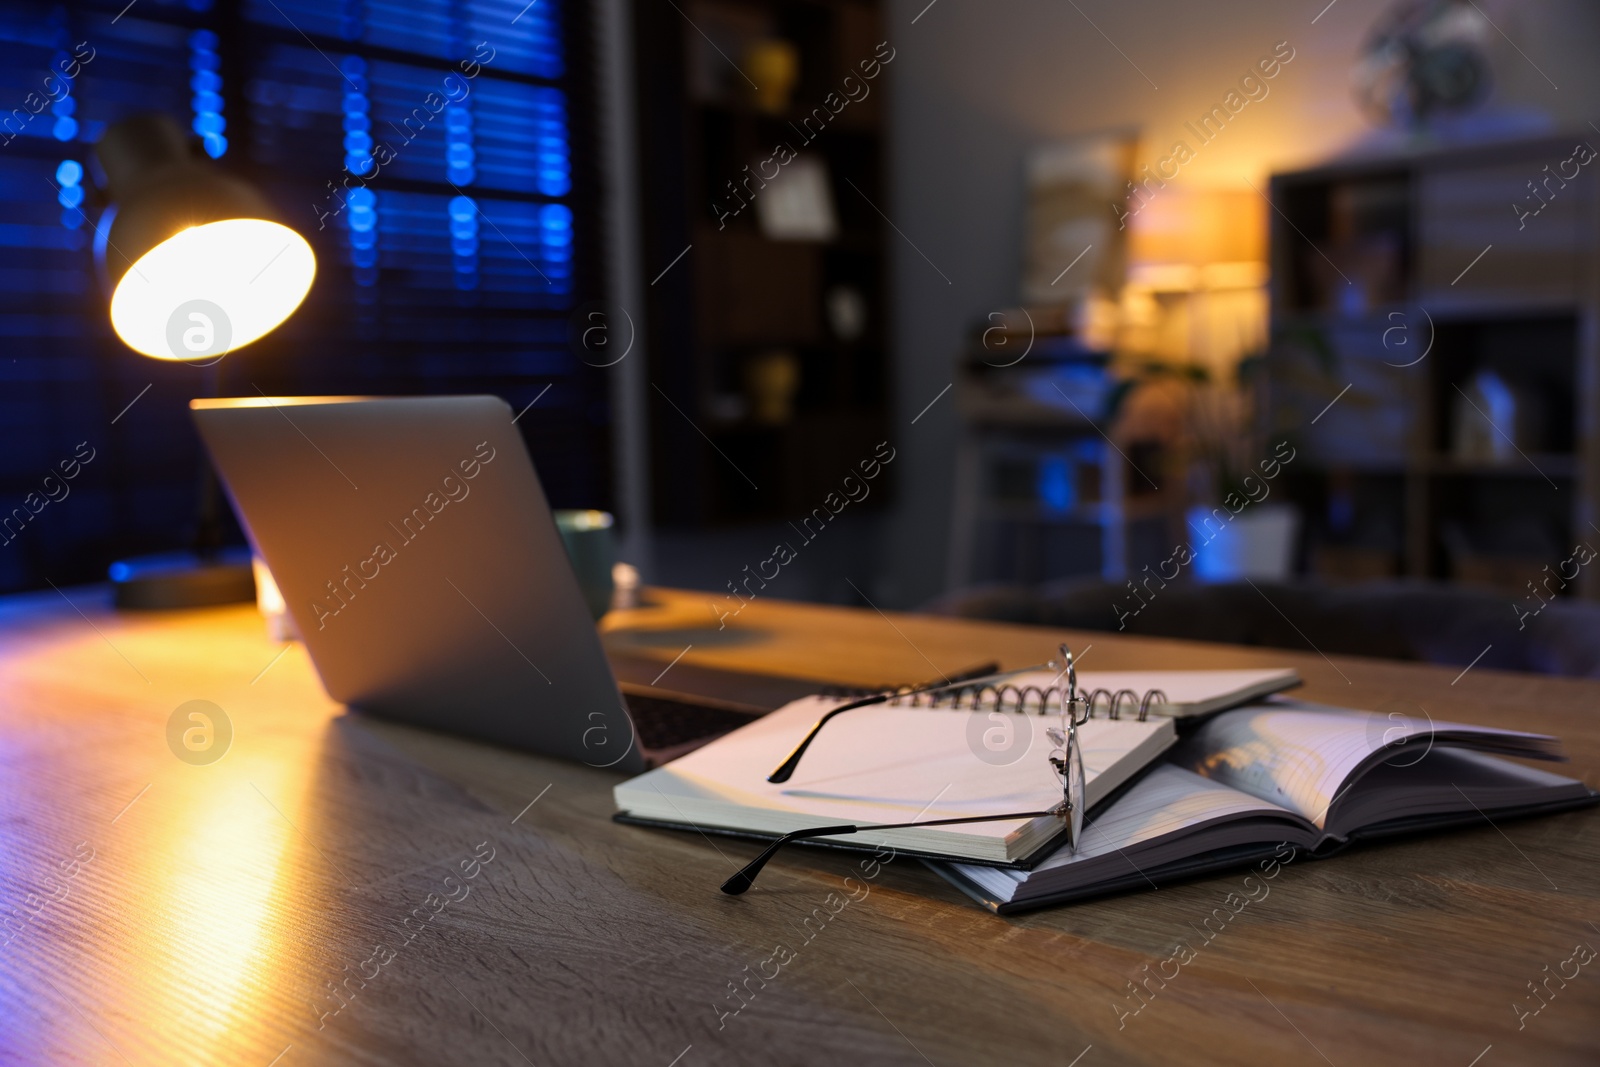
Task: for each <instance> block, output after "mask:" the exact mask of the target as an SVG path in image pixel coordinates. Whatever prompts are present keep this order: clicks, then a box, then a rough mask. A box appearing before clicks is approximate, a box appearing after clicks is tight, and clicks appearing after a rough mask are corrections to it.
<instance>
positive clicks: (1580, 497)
mask: <svg viewBox="0 0 1600 1067" xmlns="http://www.w3.org/2000/svg"><path fill="white" fill-rule="evenodd" d="M1579 144H1585V145H1594V144H1600V138H1595V137H1593V136H1589V137H1585V136H1584V135H1582V134H1573V135H1570V136H1560V137H1549V138H1539V139H1536V140H1528V141H1519V142H1514V143H1505V144H1496V145H1480V146H1473V147H1470V148H1454V149H1429V150H1419V151H1417V152H1415V153H1413V154H1410V155H1407V156H1404V157H1401V158H1394V157H1389V158H1383V159H1368V160H1355V161H1341V162H1337V163H1334V164H1330V165H1328V166H1323V167H1318V168H1315V169H1312V170H1306V171H1301V172H1297V173H1291V174H1280V175H1277V176H1275V177H1274V178H1273V179H1272V195H1271V199H1272V203H1273V206H1274V208H1275V209H1276V210H1275V211H1274V213H1273V219H1272V235H1271V259H1272V292H1271V297H1272V317H1273V325H1274V331H1273V335H1274V337H1276V338H1278V341H1277V342H1276V344H1275V347H1274V352H1273V358H1272V360H1271V361H1270V367H1271V371H1270V377H1271V389H1272V404H1271V405H1270V409H1271V412H1272V417H1273V418H1274V419H1275V421H1276V422H1277V423H1278V425H1277V426H1275V427H1274V429H1275V430H1276V431H1277V432H1287V433H1290V434H1292V435H1294V437H1295V439H1296V440H1297V441H1302V442H1303V443H1304V446H1305V451H1306V457H1305V459H1304V460H1302V461H1300V462H1298V463H1297V464H1296V465H1295V467H1294V468H1292V469H1293V471H1294V475H1295V482H1294V485H1293V491H1294V493H1295V496H1296V498H1297V499H1298V501H1299V503H1300V504H1301V506H1302V508H1303V509H1304V510H1305V511H1306V512H1307V519H1308V523H1307V525H1308V537H1309V543H1308V550H1309V551H1308V558H1309V561H1310V569H1311V570H1312V572H1313V573H1314V574H1318V575H1319V576H1321V577H1326V578H1332V579H1338V578H1356V577H1378V576H1398V575H1404V576H1407V577H1415V578H1438V579H1453V580H1458V581H1467V582H1475V583H1478V584H1486V585H1492V586H1495V587H1497V588H1501V589H1502V590H1503V591H1505V592H1507V593H1508V594H1510V595H1512V596H1513V597H1520V596H1521V595H1523V593H1525V592H1526V591H1527V590H1526V583H1527V582H1528V581H1532V580H1535V579H1539V578H1542V577H1543V576H1544V572H1543V570H1542V568H1543V567H1544V566H1545V565H1547V564H1548V565H1549V566H1550V567H1551V568H1552V569H1554V568H1555V567H1556V565H1557V564H1558V563H1560V562H1561V561H1563V560H1564V559H1566V558H1567V557H1568V556H1569V555H1570V554H1571V551H1572V548H1573V546H1574V545H1575V544H1576V543H1577V542H1579V541H1585V540H1586V541H1588V542H1589V543H1590V544H1591V545H1594V546H1597V547H1600V529H1596V527H1595V524H1596V523H1597V522H1600V518H1597V511H1596V501H1597V498H1600V174H1597V173H1591V171H1596V170H1600V160H1595V161H1592V162H1589V163H1587V164H1580V163H1578V162H1576V159H1577V158H1578V156H1577V154H1576V153H1575V146H1577V145H1579ZM1588 151H1589V152H1592V151H1593V149H1588ZM1573 171H1576V172H1577V173H1576V175H1575V176H1573ZM1563 175H1566V177H1563ZM1536 186H1537V189H1536V188H1535V187H1536ZM1536 197H1537V199H1536ZM1513 205H1522V208H1521V210H1520V211H1519V210H1518V209H1517V208H1515V207H1514V206H1513ZM1539 205H1542V206H1540V207H1539V210H1538V211H1537V213H1534V208H1535V207H1536V206H1539ZM1522 211H1526V212H1528V214H1527V215H1525V216H1524V215H1522V214H1521V212H1522ZM1310 335H1315V336H1316V337H1318V338H1320V339H1321V341H1322V342H1323V343H1324V344H1325V346H1326V349H1325V350H1326V352H1327V353H1329V354H1330V355H1331V357H1332V359H1331V364H1330V365H1328V366H1326V367H1321V368H1318V367H1315V362H1316V361H1315V360H1313V359H1312V358H1311V357H1310V355H1309V353H1310V352H1311V351H1312V350H1313V348H1314V345H1311V344H1308V343H1307V338H1308V336H1310ZM1491 397H1492V400H1491V399H1490V398H1491ZM1564 592H1565V593H1566V594H1567V595H1579V596H1583V597H1585V598H1588V599H1600V568H1595V567H1588V568H1585V569H1584V570H1582V571H1581V572H1580V574H1579V576H1578V577H1577V578H1576V579H1575V580H1573V581H1572V582H1571V583H1569V587H1568V588H1566V589H1565V590H1564Z"/></svg>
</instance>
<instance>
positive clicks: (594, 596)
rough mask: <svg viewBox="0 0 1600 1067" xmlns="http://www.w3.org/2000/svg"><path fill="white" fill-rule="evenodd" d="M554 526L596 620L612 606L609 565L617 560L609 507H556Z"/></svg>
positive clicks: (590, 611) (610, 566)
mask: <svg viewBox="0 0 1600 1067" xmlns="http://www.w3.org/2000/svg"><path fill="white" fill-rule="evenodd" d="M555 516H556V529H557V530H559V531H561V542H562V544H564V545H566V547H567V558H568V559H569V560H571V561H572V571H573V573H574V574H576V575H577V576H578V587H579V588H580V589H582V590H583V599H584V602H585V603H586V604H588V605H589V614H590V615H593V616H594V618H595V620H596V621H599V619H600V617H601V616H602V615H604V614H605V613H606V611H607V609H609V608H610V607H611V592H612V579H611V568H612V565H613V564H615V563H616V562H617V546H616V541H615V540H614V539H613V537H612V534H611V525H612V523H613V521H614V520H613V519H612V517H611V513H610V512H609V511H557V512H556V513H555Z"/></svg>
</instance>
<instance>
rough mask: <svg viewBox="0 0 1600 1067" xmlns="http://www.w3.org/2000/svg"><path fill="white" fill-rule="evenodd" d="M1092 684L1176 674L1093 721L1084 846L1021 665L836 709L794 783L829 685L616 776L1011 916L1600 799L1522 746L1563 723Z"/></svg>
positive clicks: (1224, 690) (1086, 746)
mask: <svg viewBox="0 0 1600 1067" xmlns="http://www.w3.org/2000/svg"><path fill="white" fill-rule="evenodd" d="M1078 677H1079V688H1080V690H1081V691H1084V692H1088V691H1091V690H1094V689H1099V688H1104V689H1106V690H1110V691H1113V692H1115V691H1119V690H1125V689H1131V690H1148V691H1158V692H1159V694H1162V695H1163V696H1164V699H1160V700H1159V701H1158V702H1156V703H1154V704H1153V705H1151V706H1150V707H1149V708H1148V712H1149V713H1148V714H1146V715H1136V714H1133V713H1132V708H1133V707H1134V706H1135V705H1134V704H1133V703H1131V702H1129V703H1127V704H1125V705H1123V706H1121V707H1119V710H1118V714H1117V717H1115V718H1113V717H1111V716H1110V715H1109V714H1108V712H1109V710H1110V707H1109V702H1108V701H1101V702H1098V703H1097V705H1096V708H1095V714H1094V715H1093V717H1091V718H1090V719H1089V720H1088V721H1087V722H1085V723H1084V724H1083V725H1082V726H1080V727H1078V740H1079V743H1080V745H1081V752H1082V756H1083V763H1084V775H1085V802H1086V809H1087V811H1088V819H1087V820H1086V823H1085V826H1084V830H1083V834H1082V836H1081V838H1080V839H1079V841H1078V842H1077V845H1076V847H1067V846H1066V845H1065V841H1064V838H1065V829H1064V823H1063V821H1062V820H1061V819H1059V818H1056V817H1052V816H1036V817H1032V818H1012V819H999V820H994V821H985V822H972V823H964V824H959V825H956V826H926V827H915V826H914V827H911V828H907V829H894V830H883V831H876V832H874V831H873V830H871V829H870V827H871V826H872V825H874V824H890V823H897V824H898V823H919V822H933V821H937V820H941V819H957V818H970V817H972V816H982V815H985V814H988V813H996V814H998V813H1003V812H1019V811H1034V810H1046V809H1049V808H1050V807H1052V806H1053V805H1054V804H1055V803H1057V802H1059V801H1060V799H1061V797H1062V785H1061V781H1060V779H1059V778H1058V776H1057V774H1056V772H1055V770H1054V769H1053V768H1052V766H1051V764H1050V762H1049V759H1048V757H1049V755H1050V754H1051V752H1052V751H1053V750H1054V749H1055V748H1056V745H1055V743H1054V742H1053V741H1051V740H1050V739H1049V738H1048V737H1047V733H1046V730H1047V727H1048V726H1050V725H1052V724H1054V723H1055V722H1056V721H1058V718H1059V717H1058V716H1056V715H1049V714H1047V715H1039V714H1037V710H1038V707H1039V705H1040V704H1041V703H1042V701H1040V700H1033V701H1025V703H1026V709H1025V710H1024V709H1022V708H1019V707H1017V706H1016V705H1015V703H1014V702H1008V701H1007V699H1006V693H1007V692H1009V693H1011V694H1017V693H1022V692H1027V691H1028V689H1029V686H1030V685H1032V686H1033V687H1034V689H1036V690H1037V691H1040V692H1044V691H1048V690H1049V687H1050V686H1051V685H1052V683H1054V682H1055V681H1056V679H1055V678H1054V676H1052V675H1048V674H1045V675H1042V676H1041V677H1039V678H1028V677H1026V676H1024V677H1021V678H1015V677H1014V678H1011V679H1008V681H1009V682H1011V683H1012V686H1013V687H1014V688H1010V689H1008V690H993V689H991V690H989V691H988V692H987V696H986V697H985V698H982V699H978V700H976V701H975V703H977V705H978V706H977V707H976V708H973V707H963V708H960V709H955V708H948V707H926V706H912V705H911V704H910V703H909V702H908V701H899V702H891V703H887V704H882V705H877V706H872V707H866V708H860V709H857V710H855V711H852V712H850V713H848V714H844V715H840V716H838V717H837V718H836V719H835V720H833V722H832V723H831V724H830V725H829V727H828V728H827V729H826V730H824V731H822V732H821V733H819V734H818V735H817V738H816V740H815V741H814V743H813V744H812V745H811V747H810V749H809V750H808V751H807V754H806V757H805V760H804V761H803V762H802V763H801V764H800V765H799V767H798V769H797V770H796V771H795V773H794V775H793V776H792V777H791V778H790V779H789V780H788V781H785V782H781V783H773V782H769V781H768V780H767V779H768V776H769V775H770V774H771V773H772V771H773V770H774V768H776V767H777V766H778V765H779V764H781V763H782V762H783V761H784V759H785V757H786V756H788V755H789V753H790V752H791V751H793V749H794V748H795V745H796V744H797V743H798V742H799V741H800V739H801V738H803V737H804V736H805V735H806V734H807V732H808V731H809V730H810V729H811V727H812V726H813V725H814V724H815V723H816V722H817V720H818V718H819V717H820V716H821V715H823V714H824V713H826V712H827V711H829V710H831V709H832V708H834V707H837V706H838V705H839V703H840V701H839V700H837V699H829V698H824V697H810V698H806V699H804V700H798V701H795V702H793V703H791V704H788V705H786V706H784V707H783V708H780V709H779V710H777V711H775V712H773V713H772V714H770V715H767V716H765V717H763V718H761V719H758V720H756V721H754V722H752V723H751V724H750V725H748V726H745V727H743V728H741V729H739V730H736V731H735V732H733V733H731V734H728V735H727V736H725V737H723V738H720V739H719V740H717V741H714V742H712V743H711V744H709V745H706V746H705V747H703V748H701V749H698V750H697V751H695V752H692V753H690V754H689V755H687V756H684V757H682V758H681V759H678V760H675V761H673V762H672V763H669V764H667V765H666V766H664V767H658V768H656V769H655V770H652V771H649V772H647V773H645V774H643V775H640V776H639V777H637V778H634V779H631V780H629V781H627V782H623V783H622V784H620V785H618V786H617V787H616V790H615V796H616V802H617V807H618V809H619V812H618V815H617V818H618V819H619V820H620V821H624V822H631V823H638V824H643V825H650V826H664V827H672V828H678V829H687V828H693V829H695V830H698V831H700V832H703V833H720V834H727V835H731V836H736V837H749V838H754V839H762V840H771V839H773V838H776V837H777V836H779V835H782V834H785V833H789V832H792V831H795V830H801V829H805V828H808V827H816V826H834V825H838V824H854V825H858V826H861V827H862V830H861V832H859V833H854V834H849V835H840V836H836V837H829V838H819V839H814V840H811V841H808V842H806V843H807V844H815V845H821V846H824V847H834V848H846V849H863V848H864V849H881V848H882V847H885V846H887V847H891V848H893V849H895V850H896V851H898V852H900V853H904V854H908V855H913V856H917V857H919V858H921V859H923V860H925V861H926V862H927V863H928V865H929V866H930V867H932V869H933V870H934V871H936V872H937V873H938V874H940V875H941V876H943V877H944V878H946V879H948V880H949V881H950V882H952V883H953V884H955V885H956V886H958V887H959V888H961V889H962V890H963V891H965V892H966V893H968V894H969V895H971V896H972V897H973V898H974V899H976V900H977V901H979V902H980V903H981V904H983V905H984V906H986V907H988V908H990V909H992V910H994V911H997V912H1001V913H1007V912H1013V911H1019V910H1024V909H1027V908H1033V907H1039V906H1042V905H1046V904H1058V903H1064V902H1067V901H1073V900H1080V899H1085V898H1088V897H1092V896H1099V895H1103V894H1107V893H1114V892H1120V891H1124V890H1129V889H1139V888H1149V887H1151V886H1155V885H1160V884H1162V883H1164V882H1169V881H1173V880H1175V879H1179V878H1187V877H1192V876H1194V875H1197V874H1200V873H1204V872H1209V871H1216V870H1221V869H1225V868H1230V867H1238V866H1243V865H1248V864H1251V863H1254V862H1256V861H1258V860H1260V859H1262V858H1264V857H1267V856H1272V855H1277V856H1279V857H1280V858H1281V857H1282V856H1283V855H1284V853H1283V846H1284V845H1288V846H1289V847H1291V848H1293V849H1294V850H1295V851H1296V853H1297V854H1301V855H1309V856H1312V857H1322V856H1327V855H1331V854H1333V853H1335V852H1337V851H1339V850H1341V849H1342V848H1344V847H1345V846H1347V845H1349V844H1351V843H1353V842H1357V841H1360V840H1364V839H1370V838H1378V837H1386V836H1391V835H1397V834H1407V833H1415V832H1419V831H1424V830H1433V829H1440V828H1443V827H1447V826H1451V825H1456V824H1462V823H1474V822H1476V823H1482V822H1483V821H1484V820H1485V818H1492V819H1494V820H1496V821H1499V820H1500V819H1502V818H1510V817H1515V816H1522V815H1531V814H1536V813H1543V812H1551V811H1559V810H1564V809H1567V808H1571V807H1578V806H1582V805H1586V804H1592V803H1594V802H1596V801H1597V800H1600V793H1596V792H1594V791H1593V790H1591V789H1589V788H1588V787H1587V786H1585V785H1584V784H1583V783H1582V782H1579V781H1576V780H1574V779H1571V778H1564V777H1561V776H1559V775H1555V774H1551V773H1549V772H1547V771H1543V770H1538V769H1535V768H1531V767H1527V766H1524V765H1522V764H1520V763H1514V762H1512V761H1510V760H1507V759H1504V758H1502V757H1504V756H1514V757H1519V758H1522V759H1538V760H1558V759H1561V758H1562V756H1561V752H1560V743H1559V741H1557V739H1556V738H1553V737H1548V736H1544V735H1540V734H1531V733H1523V732H1520V731H1516V730H1504V729H1498V728H1494V727H1486V726H1474V725H1469V724H1464V723H1454V722H1431V721H1427V720H1410V719H1402V718H1399V717H1396V716H1384V715H1381V714H1378V713H1376V712H1368V711H1358V710H1351V709H1346V708H1335V707H1328V706H1323V705H1315V704H1309V703H1305V702H1302V701H1296V700H1292V699H1289V698H1287V697H1284V696H1282V695H1275V694H1280V693H1281V691H1282V690H1284V689H1287V688H1289V687H1291V686H1293V685H1295V684H1298V681H1299V679H1298V678H1297V677H1296V676H1295V674H1294V672H1293V671H1281V670H1277V671H1274V670H1265V671H1181V672H1180V671H1143V672H1120V673H1116V674H1110V673H1098V674H1097V673H1089V672H1080V674H1079V676H1078Z"/></svg>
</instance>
